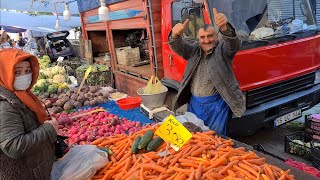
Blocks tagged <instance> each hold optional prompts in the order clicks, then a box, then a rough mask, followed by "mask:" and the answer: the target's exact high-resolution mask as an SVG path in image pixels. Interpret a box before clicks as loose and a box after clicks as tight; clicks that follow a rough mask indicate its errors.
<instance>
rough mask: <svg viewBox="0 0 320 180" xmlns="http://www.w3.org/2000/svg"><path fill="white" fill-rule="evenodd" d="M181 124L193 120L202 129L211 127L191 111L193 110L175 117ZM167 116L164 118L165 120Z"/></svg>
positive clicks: (206, 129)
mask: <svg viewBox="0 0 320 180" xmlns="http://www.w3.org/2000/svg"><path fill="white" fill-rule="evenodd" d="M175 118H176V119H177V120H178V121H179V122H180V123H181V124H183V123H185V122H191V123H193V124H194V125H196V126H198V127H200V128H201V130H202V131H209V130H210V129H209V127H208V126H206V125H204V122H203V120H201V119H199V118H198V117H197V116H196V115H195V114H193V113H191V112H186V113H185V114H184V115H180V116H177V117H175ZM165 119H166V118H164V119H163V121H164V120H165ZM158 124H162V122H159V123H158Z"/></svg>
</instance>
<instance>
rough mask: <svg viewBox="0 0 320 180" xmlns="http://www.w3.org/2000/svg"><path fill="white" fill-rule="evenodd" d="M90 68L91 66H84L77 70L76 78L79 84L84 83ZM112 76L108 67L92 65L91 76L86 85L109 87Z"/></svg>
mask: <svg viewBox="0 0 320 180" xmlns="http://www.w3.org/2000/svg"><path fill="white" fill-rule="evenodd" d="M88 67H89V65H82V66H80V67H78V68H77V69H76V78H77V81H78V82H81V81H82V79H83V76H84V74H85V72H86V70H87V69H88ZM110 75H111V74H110V71H109V68H108V66H106V65H99V64H94V65H92V68H91V72H90V75H89V76H88V79H87V80H86V82H85V84H86V85H91V86H96V85H108V84H109V82H110Z"/></svg>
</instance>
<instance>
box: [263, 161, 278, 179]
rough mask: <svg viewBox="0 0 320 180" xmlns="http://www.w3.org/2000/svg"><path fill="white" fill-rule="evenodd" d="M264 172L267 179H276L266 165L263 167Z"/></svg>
mask: <svg viewBox="0 0 320 180" xmlns="http://www.w3.org/2000/svg"><path fill="white" fill-rule="evenodd" d="M264 171H265V173H266V174H267V175H268V176H269V178H270V179H271V180H275V179H276V177H274V174H273V171H272V170H271V168H270V167H269V165H268V164H265V165H264Z"/></svg>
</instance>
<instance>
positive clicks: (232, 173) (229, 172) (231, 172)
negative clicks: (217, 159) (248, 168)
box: [227, 169, 236, 177]
mask: <svg viewBox="0 0 320 180" xmlns="http://www.w3.org/2000/svg"><path fill="white" fill-rule="evenodd" d="M227 173H228V175H229V176H232V177H236V173H234V172H233V171H232V170H231V169H228V170H227Z"/></svg>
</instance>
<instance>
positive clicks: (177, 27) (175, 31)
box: [171, 19, 189, 38]
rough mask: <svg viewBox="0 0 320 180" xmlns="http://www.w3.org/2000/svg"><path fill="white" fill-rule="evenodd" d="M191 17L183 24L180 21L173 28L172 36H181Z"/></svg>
mask: <svg viewBox="0 0 320 180" xmlns="http://www.w3.org/2000/svg"><path fill="white" fill-rule="evenodd" d="M188 24H189V19H187V20H186V21H185V22H184V23H183V24H181V23H178V24H176V25H175V26H174V27H173V28H172V34H171V35H172V37H173V38H176V37H178V36H181V35H182V34H183V32H184V29H185V28H186V27H187V26H188Z"/></svg>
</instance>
